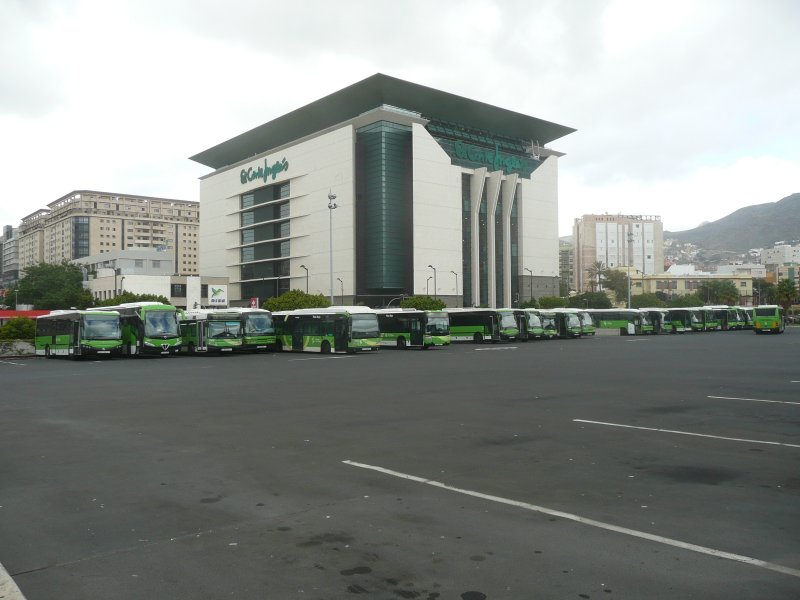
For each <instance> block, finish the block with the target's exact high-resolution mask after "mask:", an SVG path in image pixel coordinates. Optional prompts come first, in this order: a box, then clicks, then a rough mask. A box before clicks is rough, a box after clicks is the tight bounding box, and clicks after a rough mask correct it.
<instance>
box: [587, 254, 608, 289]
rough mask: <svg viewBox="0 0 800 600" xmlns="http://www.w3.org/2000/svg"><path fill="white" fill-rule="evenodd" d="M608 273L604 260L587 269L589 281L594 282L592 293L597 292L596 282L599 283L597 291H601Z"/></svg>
mask: <svg viewBox="0 0 800 600" xmlns="http://www.w3.org/2000/svg"><path fill="white" fill-rule="evenodd" d="M607 271H608V270H607V269H606V267H605V265H603V261H602V260H598V261H595V262H593V263H592V264H590V265H589V267H588V268H587V269H586V273H588V275H589V279H590V280H591V282H592V291H595V282H597V289H600V286H601V284H602V280H603V277H604V276H605V275H606V273H607Z"/></svg>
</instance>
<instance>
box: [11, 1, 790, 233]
mask: <svg viewBox="0 0 800 600" xmlns="http://www.w3.org/2000/svg"><path fill="white" fill-rule="evenodd" d="M0 48H2V54H0V161H1V162H2V171H3V174H4V177H3V196H2V202H0V225H5V224H10V225H14V226H17V225H18V224H19V221H20V220H21V219H22V217H24V216H26V215H28V214H30V213H32V212H34V211H35V210H37V209H39V208H44V207H45V206H46V205H47V204H48V203H50V202H52V201H54V200H56V199H58V198H59V197H61V196H63V195H65V194H67V193H69V192H70V191H72V190H75V189H93V190H101V191H108V192H118V193H129V194H142V195H149V196H161V197H166V198H180V199H188V200H197V199H198V194H199V185H198V177H200V176H202V175H204V174H206V173H208V172H209V169H208V168H207V167H203V166H201V165H199V164H196V163H194V162H192V161H190V160H189V159H188V157H189V156H191V155H193V154H196V153H198V152H200V151H202V150H205V149H207V148H209V147H211V146H214V145H216V144H218V143H220V142H222V141H225V140H227V139H229V138H231V137H233V136H235V135H238V134H240V133H242V132H244V131H246V130H249V129H251V128H253V127H256V126H258V125H261V124H262V123H265V122H267V121H270V120H272V119H274V118H276V117H279V116H281V115H283V114H285V113H287V112H289V111H291V110H293V109H295V108H298V107H300V106H302V105H305V104H307V103H309V102H311V101H313V100H316V99H318V98H320V97H322V96H324V95H326V94H329V93H331V92H334V91H336V90H339V89H341V88H343V87H346V86H347V85H350V84H352V83H355V82H356V81H360V80H361V79H364V78H365V77H368V76H370V75H372V74H374V73H377V72H381V73H385V74H387V75H391V76H394V77H399V78H401V79H406V80H409V81H412V82H415V83H419V84H422V85H427V86H430V87H434V88H437V89H441V90H444V91H447V92H452V93H455V94H459V95H462V96H466V97H468V98H472V99H475V100H480V101H482V102H487V103H490V104H494V105H497V106H500V107H503V108H508V109H511V110H515V111H518V112H521V113H525V114H528V115H532V116H535V117H538V118H541V119H545V120H548V121H554V122H556V123H560V124H563V125H567V126H570V127H574V128H576V129H577V131H576V132H575V133H572V134H570V135H569V136H567V137H564V138H562V139H560V140H556V141H554V142H552V143H551V144H550V145H549V147H551V148H553V149H555V150H559V151H562V152H565V153H566V156H564V157H563V158H562V159H560V161H561V162H560V168H559V177H560V179H559V233H560V234H561V235H565V234H569V233H571V230H572V223H573V221H574V219H575V218H576V217H579V216H581V215H583V214H587V213H605V212H608V213H623V214H648V215H660V216H661V217H662V219H663V221H664V227H665V229H668V230H681V229H689V228H691V227H694V226H696V225H698V224H700V223H701V222H703V221H711V220H715V219H719V218H721V217H723V216H725V215H727V214H729V213H731V212H733V211H734V210H736V209H737V208H741V207H742V206H747V205H751V204H760V203H764V202H774V201H777V200H780V199H781V198H783V197H785V196H788V195H789V194H791V193H794V192H800V115H799V114H798V113H800V78H798V73H800V2H798V1H796V0H758V1H756V0H751V1H745V0H718V1H715V0H704V1H702V2H697V1H682V0H670V1H669V2H662V1H647V0H609V1H601V0H561V1H556V0H519V1H517V0H504V1H500V0H497V1H494V2H491V1H486V0H484V1H474V2H471V1H468V0H458V1H445V0H437V1H436V2H431V1H430V0H424V1H419V2H416V1H411V2H403V1H397V0H395V1H393V2H383V1H380V0H365V1H348V0H344V1H340V2H331V1H329V0H328V1H311V0H308V1H303V0H300V1H298V2H285V1H281V2H270V1H267V0H238V1H235V0H226V1H224V2H223V1H219V0H130V1H123V0H119V1H115V0H97V1H94V0H92V1H80V0H58V1H46V0H2V2H0Z"/></svg>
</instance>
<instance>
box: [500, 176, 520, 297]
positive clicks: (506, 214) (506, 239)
mask: <svg viewBox="0 0 800 600" xmlns="http://www.w3.org/2000/svg"><path fill="white" fill-rule="evenodd" d="M518 178H519V174H517V173H511V174H510V175H507V176H506V184H505V186H503V281H504V282H505V286H504V287H503V306H506V307H510V306H511V277H512V273H511V211H512V210H513V208H514V201H515V199H516V196H517V194H516V191H517V179H518ZM516 274H517V273H513V275H516Z"/></svg>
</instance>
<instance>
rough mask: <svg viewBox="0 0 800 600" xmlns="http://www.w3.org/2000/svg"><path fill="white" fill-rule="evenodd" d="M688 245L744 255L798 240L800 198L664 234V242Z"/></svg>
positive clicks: (796, 195)
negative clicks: (753, 250)
mask: <svg viewBox="0 0 800 600" xmlns="http://www.w3.org/2000/svg"><path fill="white" fill-rule="evenodd" d="M668 238H669V239H673V240H678V241H680V242H691V243H693V244H697V245H698V246H701V247H703V248H707V249H709V250H733V251H735V252H739V253H743V252H747V251H748V250H749V249H750V248H771V247H772V246H773V244H774V243H775V242H780V241H785V242H791V241H792V240H798V239H800V194H792V195H791V196H787V197H786V198H784V199H783V200H779V201H778V202H768V203H766V204H756V205H754V206H746V207H744V208H740V209H739V210H737V211H736V212H733V213H731V214H729V215H728V216H727V217H723V218H722V219H719V220H717V221H712V222H711V223H703V224H702V225H700V226H699V227H695V228H694V229H688V230H686V231H665V232H664V239H668Z"/></svg>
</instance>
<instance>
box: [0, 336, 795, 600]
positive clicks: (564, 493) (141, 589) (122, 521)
mask: <svg viewBox="0 0 800 600" xmlns="http://www.w3.org/2000/svg"><path fill="white" fill-rule="evenodd" d="M798 351H800V330H798V329H790V330H789V331H787V333H786V334H784V335H781V336H756V335H754V334H753V333H752V332H724V333H707V334H687V335H675V336H659V337H600V336H598V337H596V338H585V339H578V340H554V341H549V342H532V343H527V344H523V343H520V344H497V345H484V346H475V345H472V344H465V345H454V346H451V347H450V348H446V349H434V350H429V351H424V352H423V351H418V350H406V351H397V350H386V349H384V350H381V351H380V352H377V353H375V354H372V355H368V354H364V355H358V356H339V355H333V356H328V357H322V356H318V355H311V354H288V353H285V354H277V355H276V354H271V355H247V356H222V357H218V356H208V357H205V356H201V357H173V358H167V359H130V360H121V359H116V360H105V361H92V360H87V361H79V362H72V361H66V360H44V359H33V358H32V359H27V360H21V359H16V360H5V361H0V382H2V384H1V389H2V391H0V423H2V431H3V434H2V436H0V478H1V479H0V481H2V484H0V563H2V565H3V567H5V570H6V571H7V572H8V573H9V574H10V576H11V577H13V581H14V582H15V583H16V585H17V586H18V587H19V589H20V590H21V592H22V593H23V594H24V595H25V597H26V598H27V599H28V600H39V599H47V600H49V599H52V598H59V599H61V600H69V599H73V598H74V599H81V600H83V599H86V598H114V599H137V600H138V599H141V598H170V599H173V598H175V599H177V598H185V599H195V598H222V597H232V598H259V599H273V598H274V599H292V598H307V599H312V598H313V599H330V598H352V597H354V596H358V595H363V597H380V598H420V599H428V600H433V599H437V598H438V599H442V600H444V599H448V598H455V599H462V600H481V599H487V600H496V599H506V598H511V599H515V598H520V599H527V598H594V599H597V598H604V599H609V600H611V599H614V598H648V599H658V598H681V599H685V598H701V599H703V600H712V599H717V598H719V599H723V598H724V599H726V600H727V599H729V598H737V600H745V599H759V600H761V599H763V598H770V599H771V600H781V599H786V600H789V599H792V600H796V599H797V598H798V597H800V511H798V506H800V367H798V362H797V358H796V357H797V355H798ZM0 579H2V569H0ZM1 583H2V582H0V584H1ZM0 589H2V587H0Z"/></svg>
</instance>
